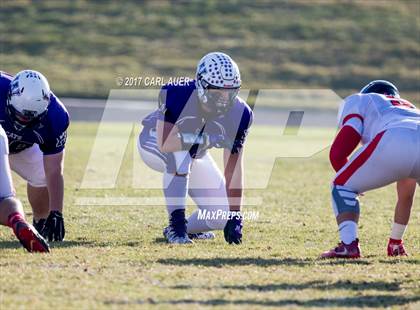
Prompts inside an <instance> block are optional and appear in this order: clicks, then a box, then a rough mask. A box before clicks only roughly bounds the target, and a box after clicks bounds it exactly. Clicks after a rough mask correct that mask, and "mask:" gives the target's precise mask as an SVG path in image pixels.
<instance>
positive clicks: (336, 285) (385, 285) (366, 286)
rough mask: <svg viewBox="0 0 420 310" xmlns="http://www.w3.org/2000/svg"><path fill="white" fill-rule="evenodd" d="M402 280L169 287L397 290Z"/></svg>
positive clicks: (260, 289)
mask: <svg viewBox="0 0 420 310" xmlns="http://www.w3.org/2000/svg"><path fill="white" fill-rule="evenodd" d="M401 284H402V282H385V281H374V282H366V281H358V282H352V281H348V280H347V281H336V282H332V283H325V281H310V282H307V283H290V282H287V283H273V284H264V285H258V284H250V285H221V286H213V287H211V286H191V285H175V286H169V287H167V288H170V289H181V290H189V289H204V290H214V289H230V290H241V291H258V292H273V291H278V290H304V289H315V290H320V291H328V290H351V291H365V290H376V291H386V292H390V291H394V292H395V291H399V290H400V289H401V288H400V285H401Z"/></svg>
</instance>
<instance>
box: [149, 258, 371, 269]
mask: <svg viewBox="0 0 420 310" xmlns="http://www.w3.org/2000/svg"><path fill="white" fill-rule="evenodd" d="M157 262H158V263H160V264H164V265H176V266H191V265H192V266H205V267H223V266H227V265H228V266H229V265H231V266H249V265H254V266H259V267H267V266H279V265H280V266H281V265H286V266H307V265H315V264H318V265H319V264H321V265H347V264H355V265H369V264H371V263H370V262H368V261H366V260H320V259H317V258H260V257H233V258H230V257H229V258H191V259H177V258H164V259H158V260H157Z"/></svg>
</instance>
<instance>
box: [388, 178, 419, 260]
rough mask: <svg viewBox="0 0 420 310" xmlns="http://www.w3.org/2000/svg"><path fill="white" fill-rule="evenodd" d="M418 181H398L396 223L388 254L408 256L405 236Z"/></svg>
mask: <svg viewBox="0 0 420 310" xmlns="http://www.w3.org/2000/svg"><path fill="white" fill-rule="evenodd" d="M416 186H417V182H416V180H415V179H410V178H408V179H404V180H399V181H398V182H397V195H398V201H397V205H396V206H395V214H394V223H393V224H392V229H391V235H390V238H389V241H388V246H387V252H388V256H406V255H407V253H406V251H405V248H404V244H403V236H404V233H405V230H406V228H407V225H408V221H409V219H410V213H411V207H412V205H413V201H414V195H415V192H416Z"/></svg>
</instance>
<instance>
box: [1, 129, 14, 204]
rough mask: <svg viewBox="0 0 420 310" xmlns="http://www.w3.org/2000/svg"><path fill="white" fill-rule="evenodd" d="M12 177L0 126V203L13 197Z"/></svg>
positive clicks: (7, 150)
mask: <svg viewBox="0 0 420 310" xmlns="http://www.w3.org/2000/svg"><path fill="white" fill-rule="evenodd" d="M13 193H14V191H13V184H12V175H11V172H10V166H9V144H8V140H7V136H6V133H5V131H4V130H3V127H1V125H0V201H1V200H2V199H4V198H7V197H11V196H13Z"/></svg>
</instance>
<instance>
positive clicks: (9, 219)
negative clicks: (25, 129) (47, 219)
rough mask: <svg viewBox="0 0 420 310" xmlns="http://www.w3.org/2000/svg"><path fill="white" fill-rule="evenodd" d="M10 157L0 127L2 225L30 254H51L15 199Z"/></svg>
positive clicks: (4, 136) (0, 219)
mask: <svg viewBox="0 0 420 310" xmlns="http://www.w3.org/2000/svg"><path fill="white" fill-rule="evenodd" d="M8 155H9V146H8V141H7V136H6V133H5V132H4V130H3V128H2V127H1V125H0V224H1V225H5V226H9V227H10V228H11V229H12V230H13V232H14V234H15V235H16V238H17V239H18V240H19V241H20V243H21V244H22V245H23V247H24V248H25V249H26V250H28V251H29V252H49V246H48V243H47V242H46V241H45V240H44V238H43V237H42V236H41V235H40V234H39V233H38V232H37V231H36V229H35V228H34V227H33V226H32V225H30V224H29V223H28V222H26V220H25V215H24V213H23V208H22V204H21V203H20V201H19V200H18V199H16V198H15V192H14V189H13V184H12V175H11V172H10V166H9V156H8Z"/></svg>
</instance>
